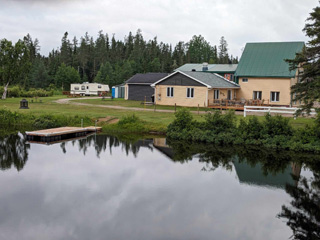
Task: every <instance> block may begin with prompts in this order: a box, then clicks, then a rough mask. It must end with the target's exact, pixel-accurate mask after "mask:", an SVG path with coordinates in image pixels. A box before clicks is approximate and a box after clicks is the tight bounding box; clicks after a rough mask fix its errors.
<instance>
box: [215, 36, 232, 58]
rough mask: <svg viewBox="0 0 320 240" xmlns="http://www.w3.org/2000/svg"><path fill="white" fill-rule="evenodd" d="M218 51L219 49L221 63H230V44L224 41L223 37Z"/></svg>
mask: <svg viewBox="0 0 320 240" xmlns="http://www.w3.org/2000/svg"><path fill="white" fill-rule="evenodd" d="M218 49H219V53H218V56H219V63H222V64H228V63H230V61H229V55H228V43H227V41H226V40H225V39H224V36H222V37H221V39H220V45H219V47H218Z"/></svg>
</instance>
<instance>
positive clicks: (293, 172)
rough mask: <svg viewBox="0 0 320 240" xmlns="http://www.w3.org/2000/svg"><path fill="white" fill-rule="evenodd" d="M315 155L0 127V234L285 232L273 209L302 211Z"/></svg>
mask: <svg viewBox="0 0 320 240" xmlns="http://www.w3.org/2000/svg"><path fill="white" fill-rule="evenodd" d="M313 157H317V156H313V155H298V154H294V153H288V152H280V153H277V152H272V151H267V150H263V149H246V148H234V147H233V148H230V147H229V148H226V147H218V146H217V147H215V146H211V145H195V144H188V143H177V142H172V143H170V142H167V141H166V139H164V138H155V139H145V140H125V141H123V140H122V141H121V140H119V139H118V138H115V137H110V136H105V135H92V136H89V137H87V138H85V139H80V140H72V141H68V142H64V143H56V144H52V145H45V144H38V143H29V142H27V141H26V139H25V137H24V135H22V134H15V135H10V136H6V137H0V164H1V170H2V171H0V189H1V195H0V239H6V240H11V239H14V240H15V239H19V240H21V239H32V240H34V239H41V240H46V239H55V240H56V239H85V240H88V239H112V240H117V239H126V240H128V239H130V240H131V239H136V240H143V239H159V240H160V239H166V240H170V239H184V240H186V239H224V240H228V239H230V240H231V239H232V240H241V239H244V240H247V239H255V240H258V239H259V240H263V239H266V240H270V239H289V237H290V236H292V234H293V231H292V229H291V228H290V226H287V224H286V223H287V221H288V219H289V218H290V214H286V217H281V218H280V217H278V215H279V214H280V213H281V212H282V207H283V206H284V207H287V208H288V209H290V211H291V212H290V213H291V214H292V215H293V216H294V214H296V213H297V212H298V211H302V212H303V211H307V210H306V209H305V208H308V206H306V207H301V208H300V209H299V210H296V209H295V208H294V207H293V206H292V201H298V200H299V199H296V198H299V196H300V195H301V192H300V195H299V196H296V195H295V198H294V197H292V195H294V194H293V193H294V191H296V190H302V191H304V190H305V191H306V192H307V190H310V189H307V188H306V186H309V185H310V184H309V185H308V184H307V185H306V186H304V185H303V184H302V179H305V180H307V181H313V183H316V184H319V172H318V170H319V169H317V167H315V166H317V165H316V164H315V166H312V165H306V164H305V163H303V161H304V160H309V159H310V158H311V159H312V158H313ZM318 165H319V164H318ZM296 177H300V180H298V179H297V178H296ZM316 184H314V185H316ZM318 186H320V185H318ZM313 187H314V186H313ZM313 187H311V191H313V192H315V193H316V194H318V196H319V189H320V188H318V189H317V188H316V187H314V188H313ZM313 200H314V201H318V200H319V199H313V198H312V197H311V201H313ZM315 205H316V206H317V204H315ZM316 206H311V207H316ZM318 213H319V212H317V209H315V210H313V214H315V215H317V214H318ZM311 215H312V214H311ZM313 217H314V216H313ZM306 218H307V217H306ZM302 220H304V219H302ZM302 220H301V221H302ZM307 220H308V219H306V221H307ZM310 221H311V220H310ZM312 221H313V224H314V222H315V224H316V225H315V227H319V219H318V220H316V221H314V220H312ZM317 221H318V222H317ZM310 226H311V225H310ZM310 231H311V230H310Z"/></svg>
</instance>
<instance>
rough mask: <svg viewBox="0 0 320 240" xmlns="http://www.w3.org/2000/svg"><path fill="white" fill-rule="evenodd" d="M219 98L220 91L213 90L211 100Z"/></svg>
mask: <svg viewBox="0 0 320 240" xmlns="http://www.w3.org/2000/svg"><path fill="white" fill-rule="evenodd" d="M219 98H220V91H219V90H214V93H213V99H219Z"/></svg>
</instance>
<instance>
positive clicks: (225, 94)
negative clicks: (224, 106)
mask: <svg viewBox="0 0 320 240" xmlns="http://www.w3.org/2000/svg"><path fill="white" fill-rule="evenodd" d="M214 90H215V89H210V90H209V91H208V100H209V101H210V102H212V101H213V98H214ZM216 90H219V91H220V94H219V99H220V100H223V99H227V98H228V90H231V91H232V99H235V98H237V96H238V91H239V89H216ZM235 93H236V95H235Z"/></svg>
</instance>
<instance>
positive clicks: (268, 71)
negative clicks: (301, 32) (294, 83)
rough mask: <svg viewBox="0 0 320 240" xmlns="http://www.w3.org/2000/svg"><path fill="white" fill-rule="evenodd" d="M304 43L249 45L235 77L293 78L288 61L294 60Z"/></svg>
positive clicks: (293, 73) (293, 72)
mask: <svg viewBox="0 0 320 240" xmlns="http://www.w3.org/2000/svg"><path fill="white" fill-rule="evenodd" d="M303 46H304V42H262V43H247V44H246V47H245V49H244V51H243V53H242V56H241V59H240V62H239V65H238V68H237V70H236V73H235V75H236V76H238V77H240V76H241V77H284V78H292V77H294V76H295V71H289V64H288V63H287V62H286V61H285V60H286V59H294V58H295V55H296V53H298V52H300V51H301V50H302V48H303Z"/></svg>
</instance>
